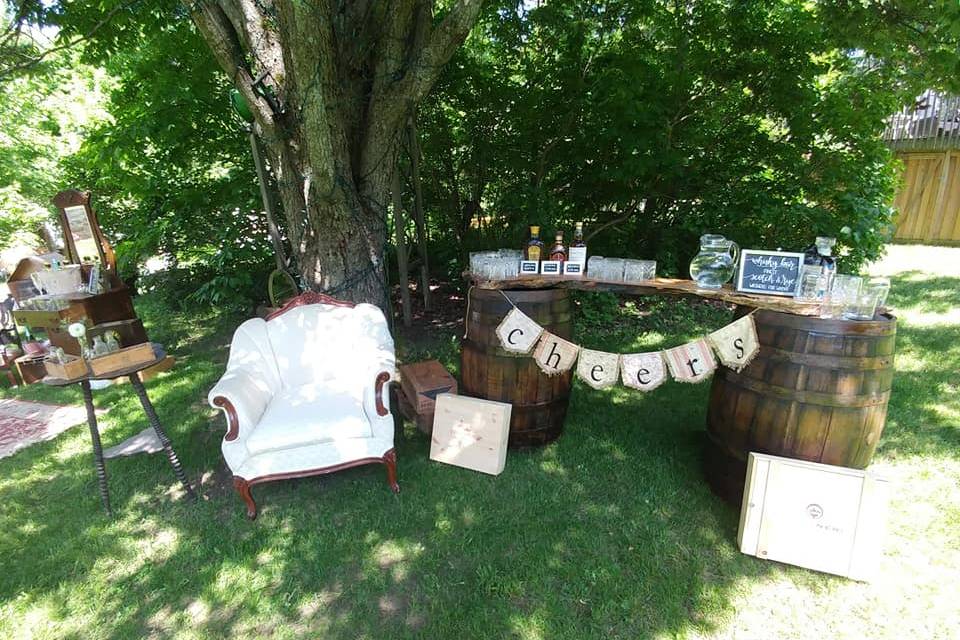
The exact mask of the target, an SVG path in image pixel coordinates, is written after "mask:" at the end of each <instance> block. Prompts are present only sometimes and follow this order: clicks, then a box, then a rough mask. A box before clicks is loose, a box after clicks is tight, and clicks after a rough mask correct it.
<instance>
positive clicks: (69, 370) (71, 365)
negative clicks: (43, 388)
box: [44, 355, 87, 380]
mask: <svg viewBox="0 0 960 640" xmlns="http://www.w3.org/2000/svg"><path fill="white" fill-rule="evenodd" d="M65 360H66V362H64V363H63V364H60V363H59V362H57V361H56V360H47V361H46V362H45V363H44V364H45V366H46V367H47V375H48V376H49V377H51V378H60V379H61V380H73V379H74V378H82V377H83V376H85V375H87V362H86V361H85V360H84V359H83V358H78V357H76V356H71V355H68V356H67V357H66V358H65Z"/></svg>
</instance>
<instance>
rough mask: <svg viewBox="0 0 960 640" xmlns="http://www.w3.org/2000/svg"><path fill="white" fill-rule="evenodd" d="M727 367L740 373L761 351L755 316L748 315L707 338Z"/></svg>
mask: <svg viewBox="0 0 960 640" xmlns="http://www.w3.org/2000/svg"><path fill="white" fill-rule="evenodd" d="M707 340H709V341H710V346H712V347H713V348H714V350H715V351H716V352H717V356H719V358H720V362H722V363H723V365H724V366H725V367H730V368H731V369H733V370H734V371H738V372H739V371H740V370H741V369H743V368H744V367H745V366H747V365H748V364H750V361H751V360H753V357H754V356H755V355H757V352H758V351H760V341H759V340H757V327H756V325H754V323H753V315H752V314H751V315H746V316H744V317H742V318H740V319H739V320H737V321H735V322H731V323H730V324H728V325H727V326H725V327H723V328H721V329H717V330H716V331H714V332H713V333H711V334H710V335H708V336H707Z"/></svg>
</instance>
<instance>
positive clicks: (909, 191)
mask: <svg viewBox="0 0 960 640" xmlns="http://www.w3.org/2000/svg"><path fill="white" fill-rule="evenodd" d="M883 137H884V139H885V140H886V141H887V144H888V145H890V147H891V148H892V149H893V150H895V151H896V153H897V157H899V158H900V159H901V160H902V161H903V165H904V169H903V184H902V185H901V187H900V192H899V193H898V194H897V197H896V200H894V207H896V209H897V211H898V212H899V213H898V215H897V219H896V225H897V230H896V233H895V234H894V239H895V240H898V241H902V242H923V243H925V244H960V97H958V96H948V95H944V94H941V93H938V92H936V91H925V92H924V93H923V94H921V95H920V96H918V97H917V99H916V101H915V102H914V104H913V105H911V106H908V107H906V108H904V109H903V110H902V111H900V112H899V113H895V114H894V115H892V116H891V117H890V118H889V119H888V120H887V127H886V130H885V131H884V132H883Z"/></svg>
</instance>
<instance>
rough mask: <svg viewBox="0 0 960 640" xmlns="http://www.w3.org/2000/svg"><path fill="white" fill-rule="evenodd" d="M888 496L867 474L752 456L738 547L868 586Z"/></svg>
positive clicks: (882, 485)
mask: <svg viewBox="0 0 960 640" xmlns="http://www.w3.org/2000/svg"><path fill="white" fill-rule="evenodd" d="M888 494H889V487H888V482H887V481H886V480H885V479H883V478H880V477H878V476H877V475H875V474H872V473H870V472H868V471H860V470H858V469H848V468H846V467H835V466H831V465H826V464H818V463H815V462H806V461H803V460H794V459H792V458H780V457H777V456H769V455H764V454H760V453H751V454H750V457H749V460H748V462H747V476H746V486H745V487H744V491H743V505H742V507H741V509H740V528H739V531H738V532H737V544H738V545H739V547H740V551H742V552H743V553H746V554H749V555H753V556H757V557H758V558H764V559H767V560H776V561H778V562H785V563H787V564H793V565H797V566H799V567H805V568H807V569H813V570H815V571H824V572H826V573H833V574H836V575H840V576H846V577H848V578H853V579H854V580H869V579H870V578H871V577H872V575H873V574H874V572H875V571H876V568H877V564H878V561H879V559H880V554H881V546H882V543H883V537H884V533H885V530H886V521H887V504H888V499H889V495H888Z"/></svg>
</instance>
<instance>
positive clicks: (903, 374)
mask: <svg viewBox="0 0 960 640" xmlns="http://www.w3.org/2000/svg"><path fill="white" fill-rule="evenodd" d="M890 304H891V306H892V307H893V308H894V309H895V313H897V314H898V316H899V318H898V327H897V356H896V373H895V375H894V379H893V390H892V392H891V396H890V406H889V410H888V414H887V424H886V427H885V429H884V433H883V437H882V438H881V440H880V446H879V449H878V453H879V454H881V455H883V456H886V457H897V456H901V455H936V456H947V457H951V458H957V457H960V384H958V382H957V380H958V378H957V372H958V371H960V325H958V324H956V323H955V321H941V320H940V319H938V318H937V317H933V318H923V317H922V316H923V314H946V313H950V312H951V311H956V310H957V309H960V278H949V277H931V276H926V275H924V274H922V273H919V272H916V271H910V272H907V273H904V274H903V275H901V276H898V277H896V278H893V279H892V290H891V296H890Z"/></svg>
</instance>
